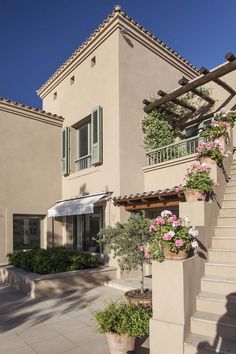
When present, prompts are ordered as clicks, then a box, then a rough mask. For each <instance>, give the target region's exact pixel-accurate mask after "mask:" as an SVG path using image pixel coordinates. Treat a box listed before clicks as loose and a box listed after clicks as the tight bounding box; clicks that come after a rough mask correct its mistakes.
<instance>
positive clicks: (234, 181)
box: [227, 178, 236, 187]
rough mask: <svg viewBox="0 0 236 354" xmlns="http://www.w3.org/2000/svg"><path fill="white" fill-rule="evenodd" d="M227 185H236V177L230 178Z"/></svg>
mask: <svg viewBox="0 0 236 354" xmlns="http://www.w3.org/2000/svg"><path fill="white" fill-rule="evenodd" d="M227 187H236V178H234V179H232V178H230V180H229V182H228V183H227Z"/></svg>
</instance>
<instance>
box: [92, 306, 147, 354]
mask: <svg viewBox="0 0 236 354" xmlns="http://www.w3.org/2000/svg"><path fill="white" fill-rule="evenodd" d="M93 315H94V317H95V320H96V322H97V325H98V332H100V333H104V334H105V335H106V338H107V341H108V345H109V348H110V353H111V354H126V353H130V352H132V351H133V350H134V347H135V338H136V337H143V336H145V335H147V334H148V333H149V320H150V318H151V316H152V314H151V311H150V310H145V309H143V308H142V307H140V306H138V305H135V304H131V303H127V302H125V301H118V302H111V303H110V304H109V305H108V306H107V307H106V308H105V309H104V310H103V311H97V312H94V313H93Z"/></svg>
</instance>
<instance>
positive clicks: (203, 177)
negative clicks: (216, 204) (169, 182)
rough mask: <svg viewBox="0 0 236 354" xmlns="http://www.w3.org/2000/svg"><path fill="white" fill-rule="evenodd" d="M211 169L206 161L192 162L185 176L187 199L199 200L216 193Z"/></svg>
mask: <svg viewBox="0 0 236 354" xmlns="http://www.w3.org/2000/svg"><path fill="white" fill-rule="evenodd" d="M210 172H211V169H210V167H208V166H207V165H206V164H205V163H202V164H201V163H200V162H198V161H196V162H194V163H192V165H191V166H190V168H188V169H187V173H186V175H185V178H184V185H183V186H181V188H182V189H183V191H184V194H185V199H186V201H197V200H205V199H209V198H211V197H212V196H213V195H214V191H213V186H216V185H217V184H216V183H214V181H213V180H212V178H211V177H210Z"/></svg>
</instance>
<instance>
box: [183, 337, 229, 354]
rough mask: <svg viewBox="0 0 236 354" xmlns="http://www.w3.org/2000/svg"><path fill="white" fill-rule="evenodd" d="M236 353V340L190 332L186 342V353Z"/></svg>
mask: <svg viewBox="0 0 236 354" xmlns="http://www.w3.org/2000/svg"><path fill="white" fill-rule="evenodd" d="M196 353H198V354H213V353H218V354H236V342H235V341H230V340H226V339H224V341H222V342H221V339H220V338H219V339H217V338H216V337H207V336H203V335H199V334H195V333H190V335H189V336H188V338H187V340H186V341H185V343H184V354H196Z"/></svg>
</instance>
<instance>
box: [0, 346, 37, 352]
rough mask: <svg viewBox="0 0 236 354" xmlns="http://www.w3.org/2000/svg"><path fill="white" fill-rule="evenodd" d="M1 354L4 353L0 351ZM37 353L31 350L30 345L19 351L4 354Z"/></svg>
mask: <svg viewBox="0 0 236 354" xmlns="http://www.w3.org/2000/svg"><path fill="white" fill-rule="evenodd" d="M0 353H2V352H1V351H0ZM35 353H36V352H35V351H34V350H33V349H31V348H30V347H29V346H28V345H27V346H24V347H21V348H18V349H14V350H9V351H7V352H4V354H35Z"/></svg>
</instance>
